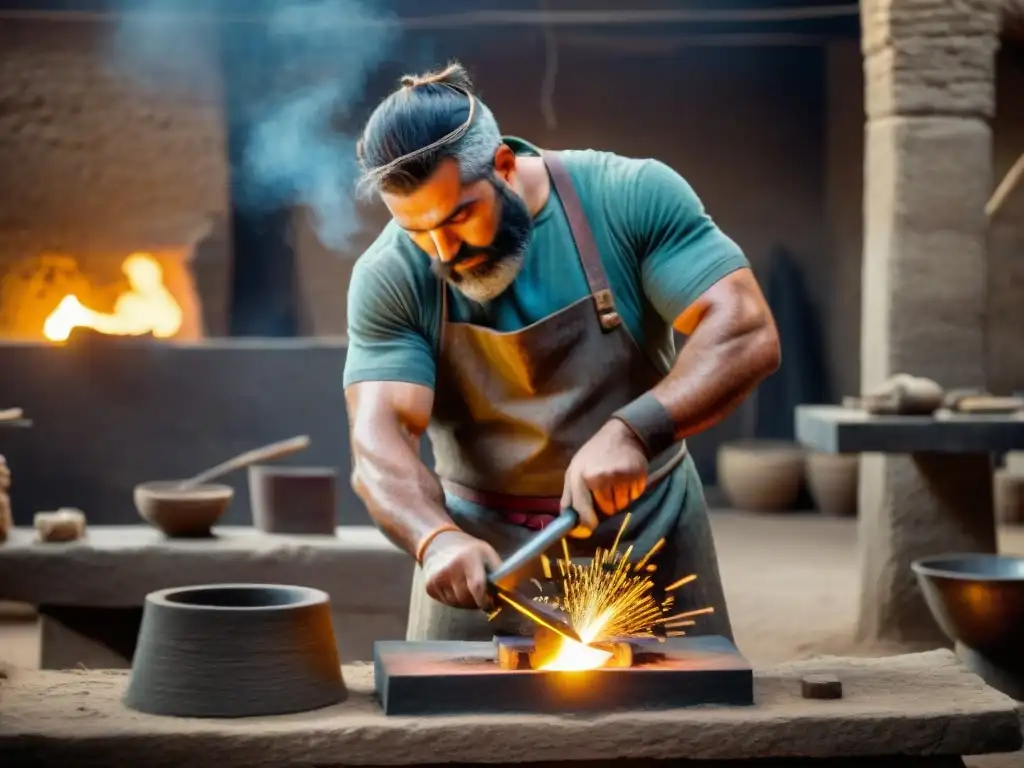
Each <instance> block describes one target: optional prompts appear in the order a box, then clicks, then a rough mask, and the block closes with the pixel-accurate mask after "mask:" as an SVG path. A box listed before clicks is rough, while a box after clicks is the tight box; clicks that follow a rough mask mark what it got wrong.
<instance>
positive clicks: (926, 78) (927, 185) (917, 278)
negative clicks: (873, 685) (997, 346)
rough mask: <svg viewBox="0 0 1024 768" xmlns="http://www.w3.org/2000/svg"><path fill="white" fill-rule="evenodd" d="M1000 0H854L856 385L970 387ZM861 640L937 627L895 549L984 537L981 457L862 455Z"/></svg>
mask: <svg viewBox="0 0 1024 768" xmlns="http://www.w3.org/2000/svg"><path fill="white" fill-rule="evenodd" d="M1002 4H1003V0H964V2H960V3H949V2H947V0H862V2H861V21H862V52H863V56H864V74H865V107H866V113H867V127H866V137H865V138H866V148H865V161H864V266H863V270H864V271H863V278H862V279H863V298H862V316H861V324H862V326H861V385H862V391H867V390H869V389H871V388H874V387H876V386H878V385H879V384H880V383H881V382H882V381H884V380H885V379H886V378H887V377H889V376H890V375H892V374H894V373H899V372H906V373H911V374H914V375H920V376H927V377H930V378H932V379H935V380H936V381H938V382H939V383H940V384H942V385H943V386H945V387H972V386H985V384H986V378H985V371H986V355H985V314H986V302H987V287H986V286H987V270H986V242H985V241H986V219H985V213H984V206H985V202H986V200H987V198H988V195H989V193H990V191H991V189H992V159H991V143H992V137H991V131H990V129H989V125H988V119H989V118H990V117H991V116H992V114H993V111H994V100H995V89H994V85H995V83H994V80H995V53H996V50H997V48H998V33H999V24H1000V13H1001V9H1002ZM860 483H861V487H860V526H861V530H860V539H861V548H862V552H863V554H862V558H863V561H862V579H863V583H862V586H861V606H860V626H859V634H860V637H861V639H862V640H864V641H881V640H885V641H897V642H904V643H911V642H919V641H921V642H926V643H937V642H942V641H943V639H944V638H943V636H942V635H941V633H940V632H939V630H938V628H937V626H936V625H935V624H934V622H933V621H932V619H931V617H930V615H929V614H928V611H927V608H926V607H925V605H924V602H923V600H922V599H921V597H920V594H919V593H918V590H917V587H916V584H915V579H914V576H913V574H912V572H911V570H910V562H911V561H912V560H913V559H914V558H916V557H920V556H923V555H929V554H939V553H942V552H948V551H994V550H995V529H994V523H993V513H992V475H991V469H990V467H989V462H988V457H987V456H959V457H958V456H950V455H945V456H937V455H913V456H893V455H878V454H871V455H866V456H864V457H863V460H862V468H861V475H860Z"/></svg>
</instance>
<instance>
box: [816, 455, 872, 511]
mask: <svg viewBox="0 0 1024 768" xmlns="http://www.w3.org/2000/svg"><path fill="white" fill-rule="evenodd" d="M806 473H807V488H808V490H809V491H810V493H811V498H812V499H814V505H815V506H816V507H817V508H818V509H819V510H820V511H821V512H822V513H823V514H826V515H835V516H837V517H851V516H853V515H856V514H857V478H858V476H859V475H860V455H859V454H856V453H810V454H808V455H807V465H806Z"/></svg>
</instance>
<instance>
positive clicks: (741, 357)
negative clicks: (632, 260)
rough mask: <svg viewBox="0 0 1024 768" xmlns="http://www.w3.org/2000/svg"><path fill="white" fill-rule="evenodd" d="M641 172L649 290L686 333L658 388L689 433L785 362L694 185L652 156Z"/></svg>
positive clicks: (740, 262)
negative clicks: (780, 362) (683, 343)
mask: <svg viewBox="0 0 1024 768" xmlns="http://www.w3.org/2000/svg"><path fill="white" fill-rule="evenodd" d="M636 179H637V181H636V184H637V187H636V192H635V194H634V195H631V196H630V200H631V201H632V206H631V208H629V209H628V210H629V211H630V223H629V227H630V229H631V230H632V232H633V237H634V240H635V242H636V243H637V244H638V248H639V251H640V253H641V254H642V262H641V271H642V275H643V288H644V292H645V294H646V296H647V298H648V299H649V300H650V301H651V303H652V305H653V306H654V308H655V309H656V310H657V311H658V314H660V315H661V317H662V318H663V319H664V320H665V321H667V322H671V323H672V324H673V326H674V327H675V329H676V330H677V331H679V332H680V333H683V334H685V335H686V336H688V337H689V338H688V340H687V343H686V345H685V347H684V348H683V350H682V351H681V352H680V353H679V355H678V356H677V358H676V360H675V363H674V365H673V367H672V370H671V371H670V372H669V374H668V376H667V377H666V378H665V379H664V380H663V381H662V382H661V383H659V384H658V385H657V386H656V387H655V388H654V389H653V391H652V394H653V395H654V396H655V397H656V398H657V399H658V400H659V401H660V402H661V403H662V405H664V406H665V407H666V408H667V409H668V411H669V413H670V414H671V416H672V417H673V421H674V422H675V424H676V434H677V437H679V438H682V437H686V436H688V435H692V434H694V433H696V432H699V431H701V430H703V429H705V428H707V427H709V426H711V425H712V424H714V423H715V422H717V421H719V420H720V419H722V418H723V417H724V416H726V415H728V414H729V413H730V412H731V411H732V410H733V409H734V408H735V407H736V406H737V405H739V403H740V402H742V401H743V399H744V398H745V397H747V395H749V394H750V393H751V391H752V390H753V389H754V388H755V387H756V386H757V385H758V384H759V383H760V382H761V381H762V380H763V379H764V378H765V377H767V376H768V375H769V374H771V373H772V372H773V371H775V370H776V369H777V368H778V366H779V360H780V353H779V339H778V333H777V331H776V329H775V323H774V321H773V320H772V316H771V312H770V311H769V309H768V306H767V303H766V302H765V299H764V296H763V295H762V293H761V289H760V287H758V284H757V281H756V280H755V279H754V275H753V273H752V272H751V270H750V265H749V263H748V261H747V259H746V258H745V256H744V255H743V251H742V250H741V249H740V247H739V246H738V245H737V244H736V243H735V242H734V241H733V240H732V239H731V238H729V237H728V236H727V235H726V234H725V233H723V232H722V231H721V230H720V229H719V228H718V226H717V225H716V224H715V222H714V221H713V220H712V219H711V217H710V216H709V215H708V214H707V212H706V211H705V210H704V205H703V203H702V202H701V200H700V198H699V197H698V196H697V194H696V192H695V191H694V190H693V188H692V187H690V185H689V184H688V183H687V182H686V181H685V180H684V179H683V178H682V177H681V176H679V174H677V173H676V172H675V171H673V170H672V169H671V168H669V167H668V166H666V165H664V164H661V163H658V162H656V161H647V162H645V163H644V165H643V167H642V168H641V170H640V171H639V172H638V173H637V174H636Z"/></svg>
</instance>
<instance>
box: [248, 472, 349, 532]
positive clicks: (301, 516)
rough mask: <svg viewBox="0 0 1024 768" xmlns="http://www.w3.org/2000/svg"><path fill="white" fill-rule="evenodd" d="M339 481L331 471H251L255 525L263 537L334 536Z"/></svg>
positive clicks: (250, 484)
mask: <svg viewBox="0 0 1024 768" xmlns="http://www.w3.org/2000/svg"><path fill="white" fill-rule="evenodd" d="M336 480H337V472H335V471H334V470H333V469H331V468H330V467H285V466H275V465H256V466H252V467H249V498H250V503H251V504H252V521H253V524H254V525H255V526H256V527H257V528H258V529H259V530H261V531H263V532H264V533H280V534H320V535H326V536H333V535H334V534H335V528H336V527H337V511H336V510H337V506H338V495H337V488H336V486H337V483H336Z"/></svg>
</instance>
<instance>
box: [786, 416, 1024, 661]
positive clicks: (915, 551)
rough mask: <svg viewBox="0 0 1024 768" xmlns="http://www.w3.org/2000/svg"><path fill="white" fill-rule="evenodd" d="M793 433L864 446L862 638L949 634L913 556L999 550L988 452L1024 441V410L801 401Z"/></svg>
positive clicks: (928, 638)
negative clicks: (895, 410) (941, 411)
mask: <svg viewBox="0 0 1024 768" xmlns="http://www.w3.org/2000/svg"><path fill="white" fill-rule="evenodd" d="M796 437H797V440H798V441H799V442H800V443H801V444H803V445H804V446H805V447H807V448H809V449H811V450H815V451H822V452H826V453H863V454H864V455H863V456H862V457H861V463H860V492H859V495H858V505H859V519H858V525H859V527H860V529H859V538H860V543H861V551H862V553H863V555H862V561H861V574H860V578H861V587H860V590H861V591H860V595H861V601H860V619H859V634H860V639H861V640H864V641H868V642H872V641H879V640H881V641H897V642H910V643H917V642H935V643H944V642H945V637H944V636H943V635H942V633H941V631H940V630H939V628H938V626H937V625H936V624H935V621H934V620H933V619H932V617H931V614H930V612H929V611H928V607H927V606H926V605H925V603H924V599H923V598H922V597H921V595H920V593H919V590H918V588H917V581H916V578H915V576H914V574H913V572H912V571H911V568H910V563H911V562H912V561H913V560H915V559H916V558H918V557H924V556H927V555H938V554H945V553H951V552H986V553H991V552H995V551H996V522H995V509H994V503H993V498H992V471H993V468H992V459H991V456H992V454H993V453H997V452H998V453H1003V452H1008V451H1015V450H1018V451H1019V450H1024V418H1022V417H1021V416H1020V415H1019V414H1013V415H1004V416H989V415H971V416H967V415H954V416H948V417H938V416H936V417H933V416H875V415H870V414H867V413H864V412H863V411H858V410H854V409H850V408H843V407H840V406H799V407H798V408H797V409H796ZM899 489H903V490H899Z"/></svg>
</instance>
